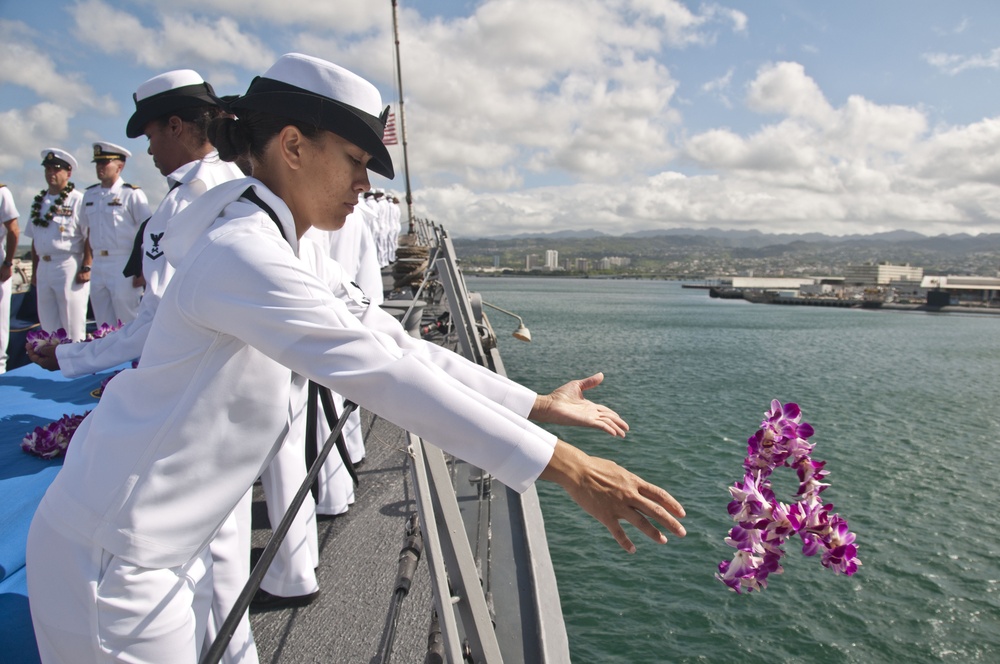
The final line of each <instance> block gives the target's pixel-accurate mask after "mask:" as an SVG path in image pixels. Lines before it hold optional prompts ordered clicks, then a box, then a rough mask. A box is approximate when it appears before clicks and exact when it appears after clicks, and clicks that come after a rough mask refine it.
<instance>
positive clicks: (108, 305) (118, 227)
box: [83, 141, 150, 325]
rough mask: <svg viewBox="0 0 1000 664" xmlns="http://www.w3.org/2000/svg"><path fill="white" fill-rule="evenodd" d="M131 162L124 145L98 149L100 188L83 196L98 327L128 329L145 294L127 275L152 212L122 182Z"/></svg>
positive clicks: (143, 198)
mask: <svg viewBox="0 0 1000 664" xmlns="http://www.w3.org/2000/svg"><path fill="white" fill-rule="evenodd" d="M131 156H132V153H131V152H129V151H128V150H126V149H125V148H123V147H122V146H120V145H115V144H114V143H107V142H105V141H98V142H97V143H94V164H96V167H95V168H96V171H97V179H98V180H100V182H98V183H97V184H95V185H92V186H90V187H87V191H85V192H84V194H83V214H84V216H85V217H86V218H87V227H88V228H89V229H90V235H89V242H90V249H91V253H92V254H93V256H94V263H93V269H92V270H91V273H90V304H91V306H93V308H94V321H95V322H96V323H97V324H98V325H101V324H102V323H107V324H108V325H117V324H118V323H119V322H121V323H129V322H131V321H133V320H135V317H136V316H137V315H138V313H139V299H140V298H141V297H142V288H141V287H140V286H137V285H136V284H135V282H134V280H133V278H132V277H126V276H125V275H124V274H122V271H123V270H124V269H125V263H126V262H127V261H128V258H129V256H130V255H131V254H132V243H133V241H134V240H135V234H136V232H137V231H138V230H139V225H140V224H142V222H144V221H146V220H147V219H149V216H150V209H149V201H147V200H146V194H145V192H143V191H142V189H139V188H138V187H135V186H133V185H131V184H128V183H127V182H125V181H124V180H123V179H122V178H121V172H122V169H123V168H124V167H125V160H126V159H128V158H129V157H131Z"/></svg>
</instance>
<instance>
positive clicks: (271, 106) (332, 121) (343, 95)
mask: <svg viewBox="0 0 1000 664" xmlns="http://www.w3.org/2000/svg"><path fill="white" fill-rule="evenodd" d="M229 109H230V110H232V112H233V113H234V114H236V116H237V117H239V114H240V111H241V110H255V111H264V112H267V113H272V114H274V115H277V116H279V117H285V118H289V119H291V120H297V121H299V122H303V123H306V124H309V125H312V126H314V127H319V128H320V129H325V130H327V131H330V132H333V133H334V134H337V135H338V136H340V137H342V138H344V139H346V140H348V141H350V142H351V143H354V144H355V145H357V146H358V147H359V148H361V149H362V150H364V151H365V152H367V153H368V154H370V155H371V160H370V161H369V162H368V168H370V169H371V170H373V171H374V172H376V173H378V174H379V175H384V176H385V177H387V178H392V177H393V175H394V173H393V168H392V158H391V157H390V156H389V151H388V150H387V149H386V147H385V145H384V144H383V143H382V134H383V133H384V131H385V121H386V118H387V117H388V112H389V107H388V106H386V107H385V108H383V107H382V95H380V94H379V91H378V89H377V88H376V87H375V86H374V85H372V84H371V83H369V82H368V81H366V80H365V79H363V78H361V77H360V76H358V75H357V74H355V73H353V72H351V71H348V70H347V69H344V68H343V67H340V66H338V65H335V64H333V63H331V62H327V61H326V60H321V59H319V58H314V57H312V56H310V55H303V54H301V53H287V54H285V55H283V56H281V57H280V58H279V59H278V61H277V62H275V63H274V64H273V65H272V66H271V68H270V69H268V70H267V71H266V72H264V74H263V75H262V76H258V77H256V78H255V79H254V80H253V81H252V82H251V83H250V87H249V88H248V89H247V91H246V94H244V95H243V96H241V97H238V98H236V99H234V100H232V101H230V102H229Z"/></svg>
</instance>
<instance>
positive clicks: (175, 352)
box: [45, 178, 556, 567]
mask: <svg viewBox="0 0 1000 664" xmlns="http://www.w3.org/2000/svg"><path fill="white" fill-rule="evenodd" d="M248 186H254V187H255V189H256V191H257V194H258V195H259V196H260V198H261V199H263V200H264V201H265V202H266V203H267V204H268V205H269V206H271V208H272V209H273V210H274V212H275V213H276V215H277V218H278V219H279V220H280V228H281V232H279V227H278V225H277V224H276V222H275V221H274V220H272V219H271V218H270V217H269V216H268V215H267V214H266V213H264V212H262V211H261V209H260V208H259V207H258V206H257V205H255V204H253V203H251V202H248V201H247V200H245V199H243V200H237V199H239V197H240V196H241V194H242V192H243V191H245V190H246V188H247V187H248ZM283 236H284V237H283ZM297 245H298V242H297V239H296V236H295V226H294V222H293V220H292V218H291V213H290V212H289V210H288V208H287V207H286V206H285V205H284V203H283V202H282V201H281V200H280V199H278V198H277V197H276V196H274V194H272V193H271V192H270V191H269V190H268V189H267V188H266V187H265V186H264V185H263V184H261V183H260V182H258V181H256V180H253V179H250V178H248V179H245V180H241V181H236V182H231V183H226V184H223V185H220V186H219V187H216V188H215V189H214V190H212V191H211V192H209V193H208V194H206V195H204V196H202V197H201V198H200V199H198V200H197V201H195V202H194V203H192V204H191V205H190V206H189V207H188V208H187V209H185V210H184V211H182V212H181V213H180V214H178V216H177V217H176V218H175V219H174V220H173V221H172V223H171V230H170V234H169V235H168V236H167V237H166V238H164V241H163V246H164V249H165V251H166V252H167V256H168V258H169V259H170V260H171V262H173V263H174V264H175V265H176V267H177V273H176V275H175V276H174V278H173V279H172V281H171V283H170V284H169V286H168V287H167V289H166V291H165V292H164V294H163V298H162V301H161V303H160V307H159V309H158V311H157V315H156V319H155V321H154V324H153V327H152V329H151V330H150V334H149V339H148V343H147V347H146V349H145V352H144V353H143V355H142V359H141V361H140V363H139V367H138V369H136V370H134V371H125V372H122V373H121V374H119V375H118V376H117V377H115V379H114V380H112V381H111V382H110V383H109V385H108V386H107V388H106V389H105V391H104V394H103V396H102V398H101V401H100V403H99V404H98V406H97V408H95V409H94V411H93V412H92V413H91V414H90V415H89V416H88V417H87V418H86V420H85V421H84V422H83V423H82V424H81V426H80V428H79V429H78V430H77V433H76V435H75V436H74V438H73V443H72V444H71V445H70V448H69V450H68V454H67V456H66V460H65V463H64V465H63V468H62V470H61V471H60V472H59V474H58V475H57V476H56V479H55V481H54V482H53V483H52V485H51V486H50V488H49V491H48V493H47V494H46V498H45V501H46V502H47V503H49V504H48V506H47V508H48V509H47V513H48V514H61V515H63V517H64V526H65V527H69V528H74V529H77V530H79V531H80V532H82V533H86V536H87V537H90V538H91V539H92V540H93V541H95V542H96V543H97V544H99V545H100V546H102V547H103V548H104V549H105V550H107V551H109V552H111V553H113V554H116V555H119V556H121V557H122V558H124V559H125V560H128V561H130V562H133V563H135V564H137V565H141V566H144V567H172V566H176V565H179V564H182V563H184V562H185V561H188V560H190V559H191V558H192V557H194V556H195V555H196V554H197V553H198V551H200V550H201V549H202V548H204V547H205V545H206V544H207V543H208V542H209V540H210V539H211V538H212V536H213V534H214V533H215V531H216V530H217V529H218V527H219V525H220V524H221V523H222V522H223V520H224V519H225V518H226V515H228V514H229V512H230V511H231V510H232V509H233V506H234V505H236V503H237V502H238V501H239V499H240V498H241V497H242V496H243V495H244V494H245V493H246V491H247V489H248V488H249V487H250V486H251V485H252V484H253V482H254V480H255V479H256V478H257V476H258V475H259V474H260V473H261V471H262V470H263V469H264V467H265V466H266V465H267V463H268V462H269V461H270V459H271V457H272V455H273V454H274V451H275V449H276V447H277V445H278V443H279V441H281V440H282V439H283V435H284V431H283V428H284V427H285V425H286V422H287V415H288V396H289V395H288V389H289V386H290V385H291V377H290V373H289V368H290V369H291V370H293V371H295V372H297V373H299V374H301V375H303V376H306V377H308V378H310V379H312V380H315V381H317V382H318V383H320V384H323V385H326V386H327V387H329V388H331V389H333V390H334V391H336V392H338V393H340V394H342V395H344V396H345V397H347V398H349V399H351V400H353V401H355V402H356V403H358V404H360V405H362V406H364V407H365V408H367V409H370V410H371V411H373V412H374V413H376V414H378V415H379V416H381V417H384V418H385V419H387V420H389V421H392V422H395V423H397V424H399V425H400V426H402V427H404V428H406V429H409V430H411V431H413V432H414V433H415V434H417V435H419V436H421V437H423V438H425V439H427V440H428V441H430V442H433V443H435V444H437V445H439V446H441V447H442V448H443V449H445V450H446V451H448V452H450V453H453V454H456V455H458V456H461V457H462V458H464V459H466V460H467V461H469V462H470V463H473V464H475V465H477V466H480V467H482V468H484V469H485V470H487V471H489V472H491V473H493V474H494V475H495V476H496V477H497V479H499V480H500V481H502V482H503V483H504V484H506V485H508V486H510V487H512V488H514V489H516V490H522V491H523V490H524V489H526V488H527V487H528V486H529V485H530V484H531V483H532V482H533V481H534V480H535V479H536V478H537V476H538V474H539V473H540V472H541V471H542V470H543V469H544V468H545V466H546V464H547V463H548V461H549V459H550V457H551V455H552V450H553V448H554V446H555V441H556V438H555V436H553V435H552V434H550V433H548V432H546V431H544V430H543V429H541V428H539V427H537V426H536V425H534V424H533V423H531V422H529V421H527V420H526V419H524V418H523V417H521V416H520V415H517V414H516V413H515V412H514V411H517V412H524V413H526V412H527V410H528V409H530V404H532V403H533V402H534V396H533V393H531V392H530V390H526V389H525V388H522V387H520V386H516V385H515V384H514V383H512V382H510V381H506V380H500V379H497V378H491V377H487V376H486V374H488V373H489V372H486V371H485V370H482V371H480V370H478V369H475V370H470V371H468V372H466V373H467V376H466V377H465V378H464V379H463V380H465V379H467V380H469V381H471V382H473V383H478V385H477V389H481V390H482V393H479V392H477V391H475V390H473V389H470V388H469V387H467V386H466V385H465V384H463V382H462V381H459V380H458V379H456V378H455V377H453V376H452V375H449V373H448V370H449V366H452V367H454V366H457V365H458V364H460V363H464V360H461V358H459V356H457V355H455V354H451V356H452V357H450V358H448V360H447V361H444V362H435V361H434V360H435V359H439V358H438V356H441V358H443V357H444V356H443V352H444V351H442V352H441V353H439V352H435V351H431V350H429V348H428V346H427V345H426V344H421V343H418V342H417V340H412V343H411V342H406V343H407V344H408V345H407V346H402V345H401V344H400V343H399V342H400V341H404V336H405V333H404V332H403V331H402V330H401V329H399V330H398V333H396V334H395V335H394V334H387V333H384V332H381V331H377V330H372V329H369V328H368V327H366V326H365V325H364V324H362V322H361V321H360V320H358V318H356V317H355V316H354V315H353V314H352V313H351V311H350V310H349V309H348V306H347V305H346V304H345V303H344V301H343V300H342V299H341V297H340V296H338V295H337V294H335V292H334V291H332V290H331V288H330V286H331V285H336V286H337V288H338V289H347V292H345V293H341V296H343V297H345V298H346V297H348V296H350V295H352V294H354V295H355V296H356V302H355V307H356V308H358V309H359V310H360V309H361V308H364V306H365V299H364V297H363V293H361V291H360V290H359V289H355V288H353V287H352V286H351V285H350V284H348V283H340V284H328V283H324V282H323V281H321V280H320V279H318V278H317V277H316V276H315V275H313V274H311V273H310V272H309V271H308V269H307V268H306V267H305V265H304V264H303V263H302V262H301V261H300V260H299V259H298V258H297V257H296V251H297ZM331 263H332V262H331ZM352 292H353V293H352ZM367 315H371V316H375V317H376V318H373V319H372V325H376V324H377V322H378V318H377V317H378V316H379V315H384V316H388V314H385V313H384V312H379V311H378V309H377V307H371V308H369V312H368V314H367ZM388 317H389V318H391V316H388ZM383 320H384V319H383ZM396 327H397V328H398V327H399V326H398V324H397V325H396ZM441 364H443V365H444V367H443V368H442V366H440V365H441ZM466 364H468V363H466ZM286 367H287V368H286ZM505 405H508V406H509V408H508V407H505Z"/></svg>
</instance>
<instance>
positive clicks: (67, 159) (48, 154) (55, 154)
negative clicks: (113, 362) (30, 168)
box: [41, 148, 77, 170]
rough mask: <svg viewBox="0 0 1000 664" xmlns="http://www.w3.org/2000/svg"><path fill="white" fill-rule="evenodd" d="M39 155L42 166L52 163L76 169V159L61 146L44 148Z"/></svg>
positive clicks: (60, 166)
mask: <svg viewBox="0 0 1000 664" xmlns="http://www.w3.org/2000/svg"><path fill="white" fill-rule="evenodd" d="M41 155H42V166H49V165H54V166H58V167H59V168H72V169H73V170H76V166H77V163H76V159H74V158H73V155H71V154H70V153H68V152H66V151H65V150H63V149H61V148H45V149H44V150H42V152H41Z"/></svg>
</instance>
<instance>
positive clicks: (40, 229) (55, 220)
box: [22, 189, 87, 262]
mask: <svg viewBox="0 0 1000 664" xmlns="http://www.w3.org/2000/svg"><path fill="white" fill-rule="evenodd" d="M57 198H59V194H50V193H48V192H46V194H45V196H44V197H43V198H42V205H41V208H39V212H38V213H39V216H40V217H41V218H42V219H44V218H45V215H46V214H47V213H48V212H49V209H50V208H51V207H52V206H53V204H54V203H55V201H56V199H57ZM82 203H83V194H82V193H81V192H80V190H79V189H74V190H73V191H71V192H69V194H68V195H67V196H66V201H65V202H64V203H63V204H62V205H61V206H59V208H58V209H56V210H52V221H50V222H49V223H48V225H47V226H42V225H39V224H35V223H34V222H33V221H30V220H29V221H28V223H26V224H24V225H23V226H22V228H23V229H24V234H25V235H26V236H28V237H30V238H31V241H32V244H33V245H34V247H35V253H37V254H38V256H39V258H40V259H41V260H44V261H46V262H48V261H49V260H55V261H59V260H63V259H64V258H66V257H68V256H79V257H82V256H83V246H84V242H85V241H86V239H87V221H86V219H83V218H82V216H81V214H80V210H81V209H82ZM46 257H48V258H46Z"/></svg>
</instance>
